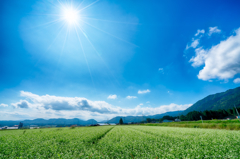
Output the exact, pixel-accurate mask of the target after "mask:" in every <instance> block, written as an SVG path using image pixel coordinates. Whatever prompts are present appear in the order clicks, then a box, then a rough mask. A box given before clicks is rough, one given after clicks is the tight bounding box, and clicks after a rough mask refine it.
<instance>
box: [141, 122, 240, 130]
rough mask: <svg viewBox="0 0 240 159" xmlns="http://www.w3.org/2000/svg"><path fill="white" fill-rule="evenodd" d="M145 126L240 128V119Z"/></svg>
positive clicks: (150, 124)
mask: <svg viewBox="0 0 240 159" xmlns="http://www.w3.org/2000/svg"><path fill="white" fill-rule="evenodd" d="M144 125H145V126H164V127H166V126H167V127H188V128H209V129H226V130H240V121H239V120H238V119H234V120H204V121H203V123H202V121H201V120H199V121H182V122H168V123H148V124H144Z"/></svg>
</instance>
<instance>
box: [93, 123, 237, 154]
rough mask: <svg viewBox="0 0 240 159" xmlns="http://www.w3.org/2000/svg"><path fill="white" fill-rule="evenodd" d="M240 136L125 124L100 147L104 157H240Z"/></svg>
mask: <svg viewBox="0 0 240 159" xmlns="http://www.w3.org/2000/svg"><path fill="white" fill-rule="evenodd" d="M239 139H240V132H238V131H226V130H225V131H222V130H207V129H189V128H164V127H148V126H146V127H144V126H123V127H115V128H114V129H113V130H112V131H111V132H110V133H108V134H107V135H106V136H105V137H104V138H103V139H102V140H101V141H100V142H99V143H98V144H97V147H98V149H101V155H102V156H104V158H120V156H121V158H238V156H240V145H239ZM101 155H99V154H95V156H94V157H96V158H98V157H100V156H101Z"/></svg>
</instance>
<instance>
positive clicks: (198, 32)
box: [195, 29, 205, 36]
mask: <svg viewBox="0 0 240 159" xmlns="http://www.w3.org/2000/svg"><path fill="white" fill-rule="evenodd" d="M204 33H205V30H204V29H202V30H200V29H198V30H197V33H196V34H195V36H198V35H200V34H204Z"/></svg>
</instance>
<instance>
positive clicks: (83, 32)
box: [77, 25, 119, 84]
mask: <svg viewBox="0 0 240 159" xmlns="http://www.w3.org/2000/svg"><path fill="white" fill-rule="evenodd" d="M77 27H78V28H79V29H80V30H81V32H82V34H83V35H84V37H85V38H86V39H87V41H88V42H89V43H90V45H91V46H92V47H93V49H94V51H95V52H96V53H97V55H98V57H99V58H100V59H101V61H102V62H103V64H104V65H105V67H106V68H107V69H108V71H109V72H110V74H111V75H112V77H113V78H114V79H115V80H116V82H117V83H118V84H119V82H118V80H117V79H116V77H115V76H114V75H113V73H112V71H111V70H110V68H109V67H108V65H107V63H106V62H105V61H104V60H103V58H102V57H101V56H100V54H99V52H98V51H97V49H96V48H95V47H94V45H93V44H92V42H91V41H90V39H89V38H88V37H87V35H86V33H85V31H84V30H83V29H82V28H81V27H80V26H79V25H77Z"/></svg>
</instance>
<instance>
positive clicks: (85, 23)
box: [80, 19, 138, 47]
mask: <svg viewBox="0 0 240 159" xmlns="http://www.w3.org/2000/svg"><path fill="white" fill-rule="evenodd" d="M80 21H82V22H83V23H85V24H87V25H89V26H91V27H93V28H95V29H97V30H99V31H101V32H103V33H105V34H108V35H110V36H112V37H115V38H117V39H118V40H121V41H123V42H125V43H128V44H131V45H134V46H136V47H138V46H137V45H135V44H133V43H130V42H128V41H126V40H123V39H121V38H119V37H117V36H115V35H113V34H110V33H109V32H107V31H104V30H102V29H99V28H98V27H96V26H93V25H91V24H89V23H88V22H86V21H84V20H82V19H81V20H80Z"/></svg>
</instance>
